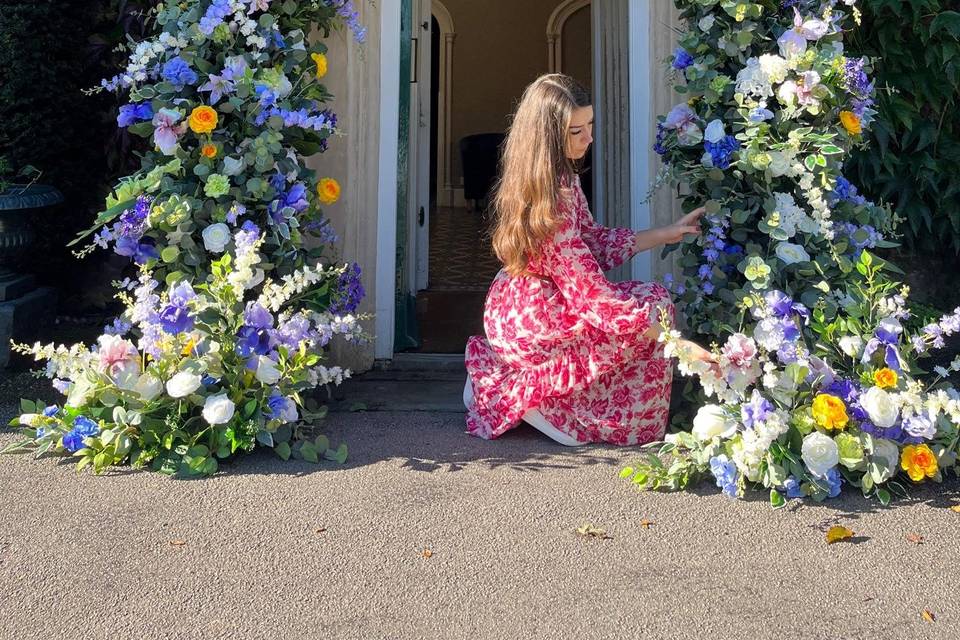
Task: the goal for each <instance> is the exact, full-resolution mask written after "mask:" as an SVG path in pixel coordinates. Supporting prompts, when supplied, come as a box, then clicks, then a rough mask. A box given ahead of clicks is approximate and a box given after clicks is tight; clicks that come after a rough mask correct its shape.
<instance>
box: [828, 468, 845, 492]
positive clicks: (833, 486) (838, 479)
mask: <svg viewBox="0 0 960 640" xmlns="http://www.w3.org/2000/svg"><path fill="white" fill-rule="evenodd" d="M826 481H827V497H828V498H836V497H837V496H838V495H840V485H841V484H843V476H841V475H840V470H839V469H837V468H836V467H834V468H833V469H830V470H829V471H827V477H826Z"/></svg>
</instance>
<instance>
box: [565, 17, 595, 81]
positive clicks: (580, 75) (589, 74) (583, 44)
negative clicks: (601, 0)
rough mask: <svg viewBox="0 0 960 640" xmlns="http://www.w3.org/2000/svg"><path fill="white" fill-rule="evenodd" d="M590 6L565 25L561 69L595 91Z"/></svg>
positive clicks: (569, 19)
mask: <svg viewBox="0 0 960 640" xmlns="http://www.w3.org/2000/svg"><path fill="white" fill-rule="evenodd" d="M590 20H591V18H590V5H587V6H585V7H583V8H582V9H578V10H577V12H576V13H574V14H573V15H572V16H570V17H569V18H568V19H567V21H566V22H565V23H564V25H563V32H562V33H561V34H560V35H561V37H562V38H563V40H562V43H563V50H562V53H561V63H560V68H561V69H562V70H563V72H564V73H565V74H567V75H568V76H571V77H573V78H574V79H575V80H577V81H579V82H580V84H582V85H583V86H585V87H586V88H587V89H588V90H591V91H592V90H593V89H592V88H593V34H592V31H593V30H592V28H591V22H590Z"/></svg>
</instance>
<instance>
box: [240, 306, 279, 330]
mask: <svg viewBox="0 0 960 640" xmlns="http://www.w3.org/2000/svg"><path fill="white" fill-rule="evenodd" d="M243 321H244V323H245V324H247V325H248V326H250V327H254V328H255V329H272V328H273V315H272V314H271V313H270V312H269V311H268V310H267V309H265V308H264V307H263V306H262V305H260V304H258V303H256V302H249V303H247V308H246V309H245V310H244V312H243Z"/></svg>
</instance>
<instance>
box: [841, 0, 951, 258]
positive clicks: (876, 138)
mask: <svg viewBox="0 0 960 640" xmlns="http://www.w3.org/2000/svg"><path fill="white" fill-rule="evenodd" d="M858 4H859V5H860V7H861V10H862V12H863V25H862V28H860V29H857V30H855V31H854V32H853V37H852V38H851V41H850V45H849V50H850V53H851V55H865V56H868V57H870V58H871V59H872V61H873V67H874V76H875V80H876V86H877V89H878V91H877V98H876V99H877V106H876V109H877V111H878V115H877V120H876V121H875V122H874V123H873V124H872V131H871V132H870V133H869V134H868V136H869V138H870V139H869V148H867V149H863V150H860V151H857V152H855V153H854V154H853V155H852V157H851V160H850V164H849V166H848V170H847V173H848V177H850V179H851V180H852V181H853V182H855V183H856V184H858V185H861V186H862V191H863V192H864V193H865V194H866V195H867V196H868V197H872V198H873V199H876V200H879V199H883V200H886V201H888V202H890V203H891V204H892V205H893V206H894V208H895V209H896V210H897V212H898V213H899V215H901V216H903V217H905V218H906V220H907V224H905V225H903V226H902V227H901V231H902V233H903V241H904V244H905V245H906V247H907V248H909V249H911V250H913V251H915V252H938V253H941V254H946V253H950V254H960V181H958V180H957V175H958V174H960V119H958V118H957V117H956V112H957V109H958V108H960V11H958V9H960V7H958V4H957V3H956V2H954V1H952V0H908V1H906V2H904V1H903V0H865V1H864V2H861V3H858Z"/></svg>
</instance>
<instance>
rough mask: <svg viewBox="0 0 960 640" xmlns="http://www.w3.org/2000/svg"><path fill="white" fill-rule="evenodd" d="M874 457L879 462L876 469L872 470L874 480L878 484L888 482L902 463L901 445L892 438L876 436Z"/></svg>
mask: <svg viewBox="0 0 960 640" xmlns="http://www.w3.org/2000/svg"><path fill="white" fill-rule="evenodd" d="M872 458H873V459H874V460H876V461H877V462H878V463H879V464H877V465H876V470H875V471H874V470H872V471H871V475H872V476H873V481H874V482H875V483H876V484H880V483H881V482H886V481H887V480H889V479H890V478H891V477H893V474H894V473H896V471H897V467H898V466H899V464H900V447H898V446H897V443H895V442H891V441H890V440H884V439H883V438H874V439H873V456H872Z"/></svg>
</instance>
